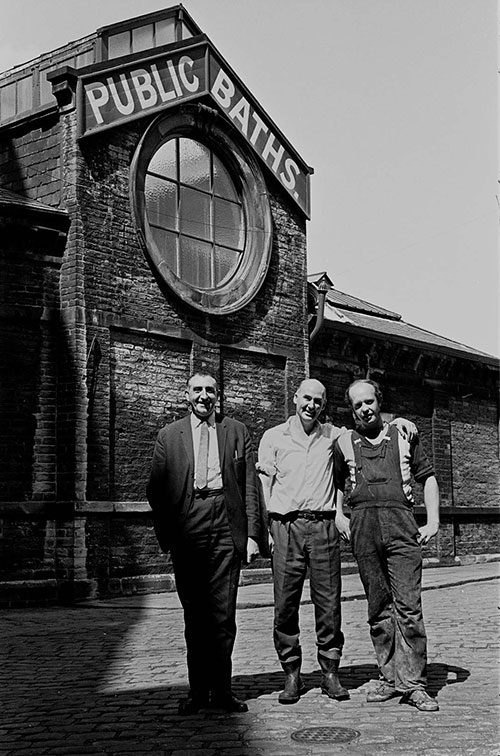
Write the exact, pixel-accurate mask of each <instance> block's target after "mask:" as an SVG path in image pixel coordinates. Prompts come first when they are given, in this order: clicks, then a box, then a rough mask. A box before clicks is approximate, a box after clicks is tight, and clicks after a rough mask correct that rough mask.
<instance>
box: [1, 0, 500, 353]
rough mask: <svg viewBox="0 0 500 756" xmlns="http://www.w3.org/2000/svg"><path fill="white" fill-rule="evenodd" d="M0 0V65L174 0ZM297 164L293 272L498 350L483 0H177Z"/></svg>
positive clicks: (491, 22) (489, 7)
mask: <svg viewBox="0 0 500 756" xmlns="http://www.w3.org/2000/svg"><path fill="white" fill-rule="evenodd" d="M174 4H175V2H172V3H170V2H167V3H164V4H162V3H161V2H160V1H159V0H141V2H140V3H138V2H137V1H136V0H135V1H132V0H105V1H104V0H85V2H84V3H82V2H80V0H78V2H77V1H76V0H0V8H1V10H2V14H1V15H2V23H1V28H0V71H5V70H7V69H8V68H11V67H12V66H14V65H17V64H20V63H23V62H25V61H28V60H30V59H31V58H33V57H36V56H37V55H39V54H40V53H43V52H48V51H50V50H52V49H55V48H56V47H59V46H62V45H64V44H65V43H66V42H69V41H71V40H74V39H78V38H80V37H83V36H85V35H86V34H89V33H91V32H93V31H95V30H96V29H97V28H99V27H100V26H104V25H106V24H110V23H114V22H118V21H121V20H124V19H126V18H132V17H134V16H137V15H141V14H143V13H149V12H152V11H155V10H160V9H161V8H164V7H169V6H170V5H174ZM183 5H184V7H185V8H186V9H187V10H188V12H189V13H190V14H191V16H192V17H193V18H194V20H195V21H196V22H197V23H198V25H199V26H200V27H201V28H202V30H203V31H204V32H205V33H206V34H207V36H208V37H209V38H210V39H211V41H212V42H213V43H214V45H215V46H216V47H217V48H218V50H219V51H220V53H221V54H222V55H223V57H224V58H225V59H226V60H227V62H228V63H229V64H230V66H232V68H233V69H234V70H235V72H236V73H237V74H238V76H239V77H240V78H241V79H242V81H243V82H244V84H245V85H246V86H247V87H248V88H249V90H250V91H251V92H252V94H253V95H254V97H255V98H256V99H257V101H258V102H259V103H260V105H261V106H262V107H263V108H264V109H265V110H266V112H267V113H268V115H269V116H270V117H271V118H272V119H273V120H274V122H275V123H276V124H277V126H278V127H279V128H280V130H281V131H282V132H283V133H284V135H285V136H286V137H287V139H288V141H289V142H291V144H292V145H293V147H294V148H295V149H296V151H297V152H298V153H299V154H300V155H301V156H302V158H303V159H304V160H305V161H306V163H307V164H308V165H310V166H312V167H313V168H314V175H313V176H312V177H311V220H310V221H309V222H308V224H307V238H308V242H307V247H308V269H309V272H310V273H316V272H318V271H327V272H328V274H329V276H330V278H331V279H332V280H333V282H334V285H335V287H336V288H337V289H339V290H341V291H344V292H347V293H349V294H352V295H354V296H356V297H360V298H361V299H366V300H368V301H370V302H372V303H374V304H378V305H380V306H382V307H385V308H387V309H389V310H394V311H396V312H398V313H400V314H401V315H402V316H403V319H404V320H406V321H407V322H408V323H412V324H414V325H417V326H420V327H421V328H425V329H427V330H429V331H432V332H434V333H438V334H441V335H442V336H446V337H448V338H450V339H453V340H455V341H458V342H461V343H462V344H466V345H469V346H471V347H473V348H475V349H479V350H481V351H484V352H487V353H489V354H492V355H495V356H499V355H500V337H499V290H500V286H499V284H500V275H499V256H498V229H499V198H498V192H499V190H498V137H497V134H498V103H497V92H498V89H497V86H498V85H497V66H498V63H497V39H496V26H497V8H496V0H252V2H249V0H185V1H184V2H183Z"/></svg>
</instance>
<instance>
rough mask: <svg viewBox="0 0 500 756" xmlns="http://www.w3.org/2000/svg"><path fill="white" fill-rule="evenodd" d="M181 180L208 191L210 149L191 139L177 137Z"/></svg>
mask: <svg viewBox="0 0 500 756" xmlns="http://www.w3.org/2000/svg"><path fill="white" fill-rule="evenodd" d="M179 148H180V164H181V181H182V182H183V183H184V184H189V185H190V186H196V187H197V188H198V189H203V190H204V191H205V192H209V191H210V151H209V150H208V149H207V148H206V147H205V146H204V145H202V144H200V143H199V142H195V141H193V140H192V139H179Z"/></svg>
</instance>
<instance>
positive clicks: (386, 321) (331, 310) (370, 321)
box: [325, 291, 499, 366]
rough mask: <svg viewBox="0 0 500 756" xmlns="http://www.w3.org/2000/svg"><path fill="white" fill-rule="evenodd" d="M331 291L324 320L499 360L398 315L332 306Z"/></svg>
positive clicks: (468, 355) (434, 348) (427, 346)
mask: <svg viewBox="0 0 500 756" xmlns="http://www.w3.org/2000/svg"><path fill="white" fill-rule="evenodd" d="M332 294H333V292H331V291H330V292H328V297H327V302H326V305H325V320H326V321H327V322H331V323H338V324H339V325H340V326H346V327H353V326H354V327H355V328H360V329H363V330H366V331H371V332H372V333H375V334H380V335H381V336H387V337H390V338H393V339H397V340H401V341H410V342H413V343H415V344H421V345H423V346H425V349H427V350H431V351H439V350H443V351H446V352H448V353H450V352H453V353H454V354H456V355H460V356H462V357H464V358H465V359H467V358H469V359H474V360H478V359H479V360H481V361H486V362H489V363H491V364H495V365H496V366H498V364H499V360H498V359H497V358H496V357H493V356H492V355H490V354H486V352H480V351H479V350H477V349H473V348H472V347H470V346H467V345H466V344H461V343H460V342H458V341H453V340H452V339H448V338H445V337H444V336H440V335H439V334H436V333H432V331H426V330H425V329H424V328H419V327H418V326H415V325H412V324H411V323H405V321H404V320H402V319H399V320H395V319H393V318H389V317H384V316H380V315H379V316H377V315H373V314H368V313H367V312H361V311H355V310H352V309H347V308H343V307H339V306H335V305H334V301H338V300H339V299H341V298H336V297H333V296H332ZM359 301H361V300H359ZM367 304H368V303H367Z"/></svg>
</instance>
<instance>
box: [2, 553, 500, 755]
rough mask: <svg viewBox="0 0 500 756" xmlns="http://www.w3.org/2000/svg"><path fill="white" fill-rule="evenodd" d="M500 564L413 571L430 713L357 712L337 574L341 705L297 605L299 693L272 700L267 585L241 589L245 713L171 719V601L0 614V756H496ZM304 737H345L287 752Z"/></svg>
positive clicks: (177, 652)
mask: <svg viewBox="0 0 500 756" xmlns="http://www.w3.org/2000/svg"><path fill="white" fill-rule="evenodd" d="M498 568H499V564H498V563H487V564H480V565H479V564H474V565H468V566H464V567H458V568H436V569H427V570H425V571H424V589H425V590H424V594H423V600H424V612H425V617H426V625H427V631H428V636H429V687H430V691H431V692H432V693H433V694H437V695H438V700H439V703H440V707H441V708H440V711H439V712H437V713H432V714H430V713H429V714H427V713H423V712H419V711H417V710H415V709H413V708H411V707H410V706H407V705H402V704H400V702H399V700H398V699H393V700H391V701H388V702H386V703H383V704H367V703H366V701H365V695H366V691H367V689H368V687H369V685H370V681H371V680H372V679H373V678H375V677H376V674H377V671H376V667H375V663H374V657H373V651H372V647H371V643H370V639H369V636H368V627H367V624H366V602H365V601H364V599H363V597H362V591H361V588H360V585H359V579H358V577H357V575H346V576H345V577H344V598H345V601H344V603H343V605H342V607H343V613H344V632H345V635H346V646H345V653H344V657H343V660H342V666H341V677H342V682H343V684H344V685H346V686H347V687H348V688H349V690H350V693H351V699H350V700H349V701H343V702H336V701H330V700H329V699H327V698H326V697H325V696H322V695H321V694H320V691H319V672H318V668H317V664H316V658H315V657H316V653H315V646H314V635H313V625H314V618H313V610H312V606H311V605H310V603H309V602H308V600H307V597H306V600H305V602H304V605H303V606H302V609H301V624H302V638H303V652H304V667H303V668H304V680H305V683H306V685H307V688H308V690H307V693H306V694H305V695H304V696H303V697H302V698H301V700H300V702H299V703H298V704H296V705H294V706H281V705H280V704H278V701H277V696H278V692H279V690H280V688H281V685H282V672H281V670H280V668H279V665H278V663H277V660H276V657H275V653H274V649H273V645H272V637H271V629H272V609H271V605H272V594H271V586H270V585H269V584H263V585H246V586H243V587H242V588H241V589H240V596H239V607H240V608H239V610H238V628H239V631H238V638H237V644H236V651H235V657H234V689H235V691H236V693H237V694H238V695H240V696H241V697H242V698H245V699H246V700H247V702H248V706H249V712H248V713H247V714H238V715H235V714H234V715H228V714H223V713H217V712H215V711H203V712H200V714H198V715H196V716H193V717H179V716H178V715H177V702H178V699H179V698H180V697H182V696H184V695H185V693H186V690H187V681H186V669H185V664H184V643H183V637H182V613H181V611H180V609H179V604H178V600H177V596H176V595H175V594H156V595H149V596H139V597H133V598H123V599H115V600H113V601H107V602H93V603H89V604H85V605H80V606H78V607H75V608H62V607H54V608H40V609H16V610H5V611H3V612H2V614H1V615H0V637H1V639H2V645H1V652H0V653H1V657H2V658H1V665H0V669H1V677H2V682H1V689H0V703H1V719H0V756H77V755H78V756H91V755H92V756H127V755H128V754H136V755H138V756H141V755H144V756H146V754H147V755H148V756H151V754H157V755H158V756H202V755H203V756H295V755H296V756H310V755H311V756H313V755H314V754H319V755H320V756H323V754H329V755H330V754H331V755H332V756H337V754H338V755H339V756H344V755H347V754H349V756H374V755H377V756H378V754H381V755H383V754H388V755H389V756H392V755H393V754H394V755H396V754H397V755H401V756H402V755H403V754H404V756H500V732H499V713H500V712H499V687H500V685H499V681H500V677H499V661H498V659H499V654H498V651H499V630H500V623H499V582H498V577H499V570H498ZM308 727H315V728H319V727H323V728H324V727H328V728H336V727H338V728H351V729H355V730H357V731H358V732H359V733H360V734H359V736H358V737H357V738H356V739H355V740H353V741H351V742H349V743H342V742H333V743H332V742H319V741H313V742H305V743H300V742H295V741H294V740H292V738H291V735H292V733H293V732H296V731H298V730H302V729H304V728H308Z"/></svg>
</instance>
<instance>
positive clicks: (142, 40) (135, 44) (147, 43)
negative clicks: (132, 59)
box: [132, 24, 153, 52]
mask: <svg viewBox="0 0 500 756" xmlns="http://www.w3.org/2000/svg"><path fill="white" fill-rule="evenodd" d="M152 47H153V24H146V26H139V28H138V29H132V52H140V51H141V50H150V49H151V48H152Z"/></svg>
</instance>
